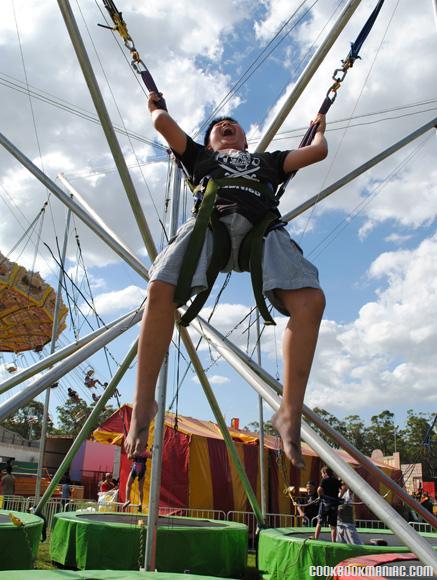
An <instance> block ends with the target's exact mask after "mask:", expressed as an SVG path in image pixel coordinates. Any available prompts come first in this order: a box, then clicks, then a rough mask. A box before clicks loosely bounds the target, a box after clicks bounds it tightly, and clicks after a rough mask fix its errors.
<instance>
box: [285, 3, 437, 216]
mask: <svg viewBox="0 0 437 580" xmlns="http://www.w3.org/2000/svg"><path fill="white" fill-rule="evenodd" d="M436 1H437V0H436ZM436 126H437V117H434V119H432V120H431V121H428V122H427V123H425V124H424V125H422V126H421V127H419V128H418V129H416V130H415V131H413V132H412V133H409V134H408V135H406V136H405V137H403V138H402V139H400V140H399V141H397V142H396V143H394V144H393V145H391V146H390V147H388V148H387V149H384V151H381V153H378V155H375V157H372V158H371V159H369V161H366V163H363V164H362V165H360V166H359V167H356V168H355V169H354V170H353V171H351V172H350V173H348V174H347V175H345V176H344V177H342V178H341V179H339V180H338V181H336V182H334V183H332V184H331V185H328V187H326V188H325V189H323V190H322V191H320V192H319V193H318V194H317V195H314V196H313V197H311V198H310V199H308V200H307V201H305V202H304V203H302V204H301V205H299V206H298V207H296V208H295V209H293V210H291V211H289V212H288V213H286V214H284V215H283V216H282V217H281V219H282V220H284V221H287V222H289V221H291V220H292V219H294V218H296V217H297V216H299V215H300V214H301V213H303V212H304V211H306V210H307V209H309V208H310V207H312V206H313V205H316V203H319V201H322V199H325V197H328V195H331V193H334V192H335V191H337V189H340V188H341V187H343V186H344V185H347V184H348V183H350V182H351V181H352V180H353V179H355V178H356V177H359V176H360V175H361V174H362V173H364V172H365V171H367V170H368V169H370V168H371V167H373V166H374V165H377V164H378V163H380V162H381V161H384V159H387V157H389V156H390V155H393V153H396V151H399V149H402V147H405V145H408V144H409V143H411V142H412V141H414V140H415V139H417V138H418V137H420V136H421V135H423V134H424V133H426V132H427V131H429V130H430V129H432V128H433V127H436Z"/></svg>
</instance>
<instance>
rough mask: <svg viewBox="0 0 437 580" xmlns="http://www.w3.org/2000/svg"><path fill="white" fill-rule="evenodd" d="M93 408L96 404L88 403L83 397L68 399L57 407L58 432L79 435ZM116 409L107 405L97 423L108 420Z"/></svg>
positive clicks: (58, 433) (59, 433)
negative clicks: (75, 399) (74, 399)
mask: <svg viewBox="0 0 437 580" xmlns="http://www.w3.org/2000/svg"><path fill="white" fill-rule="evenodd" d="M93 408H94V405H87V403H86V401H84V400H83V399H80V400H79V401H73V400H72V399H68V400H67V401H66V403H65V405H63V406H62V407H57V408H56V411H57V413H58V426H57V429H56V434H57V435H77V434H78V433H79V431H80V430H81V429H82V427H83V425H84V423H85V421H86V420H87V418H88V417H89V415H90V413H91V412H92V410H93ZM114 411H115V409H114V408H113V407H110V406H106V407H105V409H104V410H103V411H102V412H101V414H100V415H99V418H98V420H97V424H100V423H103V421H106V419H107V418H108V417H110V416H111V415H112V413H114ZM96 427H97V425H96Z"/></svg>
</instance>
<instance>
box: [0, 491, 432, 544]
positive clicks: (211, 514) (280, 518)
mask: <svg viewBox="0 0 437 580" xmlns="http://www.w3.org/2000/svg"><path fill="white" fill-rule="evenodd" d="M34 505H35V498H34V497H22V496H3V497H2V496H0V509H5V510H11V511H19V512H28V511H30V510H31V508H32V507H33V506H34ZM123 505H124V504H122V503H120V502H111V503H108V504H106V505H101V504H99V503H98V502H97V501H96V500H91V499H70V500H69V502H68V503H66V504H65V505H64V504H63V502H62V499H60V498H55V499H53V498H52V499H51V500H49V501H48V502H47V503H46V505H45V507H44V509H43V512H42V515H43V517H44V519H45V521H46V524H47V536H49V535H50V532H51V530H52V527H53V521H54V516H55V514H57V513H59V512H62V511H66V512H72V511H96V512H97V511H99V512H102V511H105V512H125V513H132V514H135V513H141V512H139V507H140V506H139V505H136V504H131V505H129V506H128V508H126V509H124V507H123ZM144 515H147V513H146V514H144ZM159 515H160V517H163V518H165V517H170V516H182V517H190V518H197V519H212V520H221V521H230V522H238V523H241V524H245V525H246V526H247V528H248V531H249V550H255V549H256V541H257V533H258V523H257V521H256V517H255V514H254V513H253V512H243V511H229V512H227V513H226V512H224V511H222V510H208V509H201V508H181V507H160V508H159ZM302 523H303V522H302V518H301V517H299V516H295V515H290V514H271V513H269V514H265V524H266V527H267V528H290V527H300V526H302ZM355 523H356V526H357V528H365V529H372V530H376V529H378V530H381V529H388V528H387V526H385V524H384V523H383V522H381V521H379V520H356V522H355ZM409 524H410V526H411V527H413V528H414V529H415V530H416V531H417V532H432V531H433V529H432V526H431V525H430V524H428V523H421V522H409Z"/></svg>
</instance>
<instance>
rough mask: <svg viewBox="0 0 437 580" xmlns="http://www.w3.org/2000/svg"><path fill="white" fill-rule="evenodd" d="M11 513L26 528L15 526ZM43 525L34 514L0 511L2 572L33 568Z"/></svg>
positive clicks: (0, 563) (0, 562)
mask: <svg viewBox="0 0 437 580" xmlns="http://www.w3.org/2000/svg"><path fill="white" fill-rule="evenodd" d="M9 513H12V514H13V515H14V516H16V517H17V518H19V519H20V520H21V521H22V522H23V524H24V526H15V525H14V524H13V523H12V521H11V520H10V519H9V516H8V514H9ZM43 524H44V522H43V520H42V519H41V518H39V517H38V516H34V515H33V514H27V513H23V512H16V511H9V510H0V570H26V569H29V568H32V565H33V562H34V560H35V558H36V554H37V552H38V547H39V541H40V538H41V531H42V527H43Z"/></svg>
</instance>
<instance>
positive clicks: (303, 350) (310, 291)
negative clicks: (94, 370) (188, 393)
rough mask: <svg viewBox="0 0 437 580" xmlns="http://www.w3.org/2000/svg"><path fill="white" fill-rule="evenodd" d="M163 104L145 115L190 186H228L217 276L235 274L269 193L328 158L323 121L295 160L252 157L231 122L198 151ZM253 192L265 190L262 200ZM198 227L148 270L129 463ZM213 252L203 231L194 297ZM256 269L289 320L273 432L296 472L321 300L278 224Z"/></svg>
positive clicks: (183, 232)
mask: <svg viewBox="0 0 437 580" xmlns="http://www.w3.org/2000/svg"><path fill="white" fill-rule="evenodd" d="M161 99H162V95H161V94H160V93H150V95H149V101H148V106H149V111H150V113H151V115H152V120H153V123H154V126H155V129H156V130H157V131H158V132H159V133H160V134H161V135H162V136H163V137H164V139H165V140H166V141H167V143H168V145H169V146H170V147H171V149H172V151H173V153H174V155H175V156H176V157H177V158H178V159H179V160H180V162H181V164H182V165H183V166H184V168H185V169H186V171H187V173H188V174H189V175H190V176H191V180H192V182H193V183H194V185H202V183H203V181H202V180H205V178H210V177H212V178H213V179H214V180H215V179H222V178H225V179H227V180H228V185H227V186H224V187H220V188H219V190H218V194H217V197H216V201H215V210H216V215H218V219H219V220H220V221H221V222H222V223H224V224H225V226H226V227H227V229H228V232H229V234H230V237H231V239H232V242H231V244H232V249H231V253H230V259H229V262H228V264H227V265H226V267H225V268H224V269H223V270H222V271H230V270H232V269H233V270H238V269H239V268H238V265H237V264H236V260H235V255H236V253H237V252H238V245H239V242H241V239H242V238H243V237H244V235H245V234H246V233H247V232H248V231H249V230H250V229H251V228H252V227H253V226H254V225H256V224H257V223H260V221H261V220H262V219H263V217H265V215H266V213H267V212H268V211H277V210H276V206H275V205H274V204H272V201H271V198H272V196H271V195H270V198H269V195H268V193H265V192H268V191H270V190H271V191H272V192H274V191H276V189H277V187H278V186H279V185H280V184H281V183H283V182H284V181H285V180H286V178H287V175H288V174H289V173H291V172H293V171H295V170H298V169H300V168H301V167H305V166H306V165H310V164H311V163H315V162H317V161H320V160H322V159H324V158H325V157H326V155H327V151H328V149H327V144H326V140H325V138H324V131H325V117H324V115H320V114H319V115H318V116H317V118H316V120H315V121H314V123H318V129H317V133H316V135H315V138H314V141H313V143H312V144H311V145H308V146H307V147H303V148H301V149H297V150H295V151H276V152H274V153H260V154H250V153H249V152H248V151H247V142H246V135H245V133H244V131H243V129H242V128H241V127H240V125H239V124H238V123H237V122H236V121H235V120H233V119H231V118H229V117H228V118H222V119H218V120H217V119H216V120H214V121H212V123H211V124H210V126H209V128H208V129H207V132H206V135H205V143H204V145H203V146H202V145H200V144H198V143H195V142H194V141H193V140H192V139H191V138H190V137H189V136H188V135H187V134H186V133H185V132H184V131H183V130H182V129H181V128H180V127H179V125H178V124H177V123H176V122H175V121H174V119H173V118H172V117H171V116H170V115H169V114H168V112H167V111H165V110H163V109H160V108H159V105H158V103H159V102H160V101H161ZM161 102H162V101H161ZM232 178H237V179H238V182H237V181H236V182H235V183H236V184H237V185H233V186H232V185H229V180H232ZM246 183H247V185H246ZM257 188H261V189H263V190H264V193H263V192H260V191H259V189H257ZM278 216H279V213H278ZM194 224H195V218H192V219H190V220H188V222H186V223H185V224H184V225H183V226H182V227H181V228H180V229H179V230H178V233H177V236H176V239H175V240H174V241H172V243H170V244H169V246H168V247H167V248H166V249H165V250H164V251H163V252H161V254H160V255H159V256H158V258H157V259H156V260H155V262H154V264H153V266H152V268H151V270H150V282H149V286H148V296H147V302H146V308H145V311H144V317H143V321H142V325H141V331H140V340H139V347H138V374H137V386H136V394H135V401H134V407H133V412H132V419H131V425H130V429H129V434H128V436H127V438H126V441H125V449H126V452H127V454H128V456H129V457H130V458H133V457H135V455H138V454H139V453H141V451H143V450H144V449H145V446H146V443H147V437H148V430H149V425H150V422H151V420H152V419H153V417H154V415H155V413H156V408H157V407H156V402H155V400H154V397H155V385H156V380H157V377H158V373H159V370H160V367H161V364H162V361H163V359H164V356H165V353H166V351H167V349H168V346H169V344H170V341H171V337H172V334H173V326H174V317H175V312H176V308H177V304H175V302H174V295H175V287H176V285H177V281H178V277H179V271H180V270H181V263H182V259H183V255H184V250H185V249H186V247H187V244H188V241H189V237H190V234H191V232H192V230H193V227H194ZM278 226H279V227H278ZM211 246H212V234H211V232H210V231H207V232H206V237H205V242H204V244H203V247H202V250H201V255H200V259H199V262H198V264H197V267H196V270H195V273H194V276H193V278H192V281H191V294H196V293H197V292H199V291H200V290H203V289H204V288H205V287H206V286H207V282H206V269H207V267H208V262H209V259H210V257H211V253H212V248H211ZM262 268H263V293H264V294H265V295H266V296H267V297H268V298H269V300H270V302H272V304H273V305H274V306H275V307H276V308H277V309H279V311H280V312H282V313H283V314H285V315H286V316H289V317H290V318H289V321H288V325H287V328H286V330H285V334H284V340H283V354H284V393H283V398H282V403H281V406H280V408H279V410H278V412H277V413H276V414H275V415H274V416H273V418H272V424H273V426H274V427H275V429H276V430H277V431H278V432H279V434H280V436H281V439H282V444H283V448H284V452H285V454H286V455H287V457H288V458H289V459H290V461H291V462H292V463H293V465H294V466H295V467H297V468H302V467H303V465H304V462H303V458H302V453H301V448H300V428H301V415H302V406H303V398H304V394H305V389H306V384H307V381H308V376H309V372H310V368H311V364H312V360H313V355H314V350H315V347H316V342H317V336H318V331H319V326H320V322H321V319H322V314H323V310H324V307H325V298H324V294H323V292H322V290H321V288H320V285H319V281H318V273H317V269H316V268H315V267H314V266H313V265H312V264H310V262H308V261H307V260H305V258H304V257H303V255H302V252H301V250H300V248H298V246H297V245H296V244H295V243H294V242H293V241H292V240H291V239H290V237H289V236H288V233H287V232H286V230H285V229H284V228H283V227H281V224H280V222H279V220H277V222H276V224H274V227H273V229H272V231H270V232H269V233H268V235H267V236H266V238H265V240H264V247H263V263H262Z"/></svg>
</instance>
